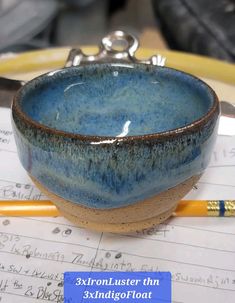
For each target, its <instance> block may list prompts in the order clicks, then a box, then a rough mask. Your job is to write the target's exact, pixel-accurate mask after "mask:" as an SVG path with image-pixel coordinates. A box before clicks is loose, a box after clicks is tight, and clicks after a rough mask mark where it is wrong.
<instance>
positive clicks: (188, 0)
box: [152, 0, 235, 62]
mask: <svg viewBox="0 0 235 303" xmlns="http://www.w3.org/2000/svg"><path fill="white" fill-rule="evenodd" d="M152 3H153V8H154V12H155V14H156V17H157V18H158V19H159V20H160V24H161V28H162V31H163V33H164V35H165V38H166V39H167V42H168V44H169V46H170V47H171V48H173V49H177V50H183V51H188V52H192V53H197V54H201V55H207V56H212V57H215V58H219V59H224V60H228V61H233V62H234V61H235V1H234V0H216V1H215V0H197V1H195V0H152Z"/></svg>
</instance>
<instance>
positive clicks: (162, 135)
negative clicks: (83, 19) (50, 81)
mask: <svg viewBox="0 0 235 303" xmlns="http://www.w3.org/2000/svg"><path fill="white" fill-rule="evenodd" d="M128 64H129V63H128ZM93 65H103V64H102V63H99V64H93ZM130 65H134V66H138V65H142V64H135V63H130ZM82 67H84V66H82ZM78 68H79V66H77V67H69V69H78ZM156 68H164V69H168V70H173V71H176V72H178V73H181V74H184V75H187V76H190V77H192V78H194V79H195V80H196V81H197V82H200V83H202V84H203V85H204V86H205V87H207V89H208V90H209V91H210V93H211V95H212V98H213V105H212V107H211V108H210V110H209V111H208V112H207V113H206V114H205V115H204V116H202V117H201V118H200V119H197V120H195V121H193V122H192V123H190V124H188V125H186V126H184V127H179V128H175V129H172V130H169V131H164V132H159V133H151V134H145V135H138V136H126V137H114V136H92V135H82V134H73V133H70V132H66V131H62V130H57V129H54V128H50V127H48V126H45V125H44V124H41V123H38V122H36V121H34V120H33V119H31V118H30V117H29V116H28V115H26V114H25V113H24V112H23V111H22V110H21V108H20V106H19V101H20V99H21V92H22V90H23V89H24V86H23V87H21V89H20V90H19V91H18V92H17V93H16V95H15V96H14V98H13V102H12V113H16V114H17V115H18V116H19V117H20V118H21V119H23V120H24V121H25V122H27V123H28V124H29V125H31V126H33V127H34V128H36V129H38V130H40V131H43V132H46V133H48V134H53V135H58V136H62V137H67V138H71V139H78V140H81V141H87V142H90V143H91V142H100V143H104V144H106V143H111V142H124V141H133V140H145V139H147V140H150V139H166V138H168V137H172V136H177V135H179V134H182V133H184V134H186V133H189V132H193V131H196V130H197V129H199V128H201V127H203V126H204V125H205V124H206V123H207V122H208V121H209V120H210V118H211V117H213V115H215V114H216V112H218V115H219V112H220V109H219V108H220V107H219V99H218V97H217V95H216V93H215V91H214V90H213V89H212V88H211V87H210V86H209V85H208V84H207V83H205V82H204V81H202V80H201V79H199V78H198V77H196V76H194V75H192V74H190V73H186V72H183V71H180V70H177V69H174V68H170V67H160V66H156ZM66 69H67V68H66ZM60 70H65V68H62V69H60ZM49 73H50V72H48V73H45V74H43V75H40V76H38V77H36V78H34V79H32V80H30V81H29V82H27V83H26V84H25V85H28V84H31V83H33V82H36V81H37V80H39V79H42V78H44V77H45V76H47V75H48V74H49ZM13 120H14V117H13ZM104 141H111V142H104Z"/></svg>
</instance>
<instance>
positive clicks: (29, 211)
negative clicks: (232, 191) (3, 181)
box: [0, 200, 235, 217]
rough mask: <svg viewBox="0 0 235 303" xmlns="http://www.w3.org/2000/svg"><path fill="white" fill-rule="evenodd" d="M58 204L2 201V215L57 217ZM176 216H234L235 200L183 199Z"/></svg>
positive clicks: (0, 205) (0, 211) (46, 201)
mask: <svg viewBox="0 0 235 303" xmlns="http://www.w3.org/2000/svg"><path fill="white" fill-rule="evenodd" d="M60 215H61V214H60V212H59V210H58V209H57V208H56V206H55V205H54V204H53V203H52V202H50V201H48V200H10V201H6V200H3V201H0V216H25V217H26V216H28V217H30V216H31V217H34V216H37V217H40V216H41V217H56V216H60ZM173 215H174V216H176V217H208V216H212V217H233V216H235V200H198V201H192V200H182V201H180V202H179V204H178V207H177V209H176V211H175V212H174V214H173Z"/></svg>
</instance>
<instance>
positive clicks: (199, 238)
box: [0, 109, 235, 303]
mask: <svg viewBox="0 0 235 303" xmlns="http://www.w3.org/2000/svg"><path fill="white" fill-rule="evenodd" d="M234 167H235V140H234V137H229V136H219V137H218V140H217V144H216V147H215V149H214V152H213V154H212V159H211V163H210V165H209V167H208V169H207V170H206V172H205V174H204V175H203V176H202V178H201V179H200V181H199V182H198V184H197V186H196V188H195V189H193V190H192V191H191V192H190V193H189V194H188V195H187V197H186V198H187V199H234V197H235V169H234ZM0 199H2V200H3V199H8V200H9V199H45V197H43V195H42V194H41V193H40V192H39V191H38V190H37V189H36V188H35V187H34V185H33V184H32V183H31V181H30V179H29V178H28V176H27V174H26V173H25V171H24V170H23V168H22V167H21V164H20V163H19V160H18V157H17V153H16V147H15V143H14V138H13V134H12V130H11V124H10V111H9V110H7V109H0ZM100 270H102V271H105V270H107V271H108V270H109V271H137V270H141V271H170V272H171V273H172V281H173V283H172V287H173V288H172V289H173V301H172V302H175V303H186V302H191V303H198V302H213V303H221V302H226V303H234V302H235V219H234V218H173V219H170V220H168V221H167V222H165V223H163V224H160V225H159V226H158V227H156V228H153V229H149V230H143V231H142V232H136V233H132V234H125V235H115V234H111V233H95V232H91V231H88V230H86V229H83V228H79V227H76V226H74V225H72V224H71V223H70V222H68V221H67V220H65V219H64V218H36V217H35V218H23V217H21V218H13V217H0V302H1V303H2V302H4V303H5V302H7V303H8V302H19V303H21V302H24V303H31V302H32V303H33V302H45V301H47V302H63V272H65V271H100Z"/></svg>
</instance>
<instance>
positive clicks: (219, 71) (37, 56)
mask: <svg viewBox="0 0 235 303" xmlns="http://www.w3.org/2000/svg"><path fill="white" fill-rule="evenodd" d="M70 49H71V48H70V47H61V48H49V49H44V50H37V51H30V52H25V53H20V54H12V55H8V54H6V55H5V56H4V55H3V56H1V57H0V63H1V64H0V74H1V75H8V76H9V75H11V74H12V75H14V74H18V73H27V72H35V71H40V70H41V71H42V70H47V69H58V68H62V67H63V66H64V62H65V60H66V58H67V56H68V53H69V50H70ZM82 49H83V50H84V52H85V53H90V54H92V53H93V54H94V53H95V52H96V51H97V48H96V47H82ZM154 54H160V55H162V56H165V57H166V58H167V60H166V66H168V67H172V68H176V69H179V70H183V71H185V72H188V73H191V74H194V75H196V76H199V77H206V78H209V79H214V80H218V81H222V82H225V83H230V84H235V64H231V63H227V62H225V61H220V60H216V59H212V58H209V57H204V56H199V55H193V54H188V53H184V52H176V51H169V50H158V49H145V48H141V49H139V50H138V53H137V57H139V58H148V57H150V56H152V55H154Z"/></svg>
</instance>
